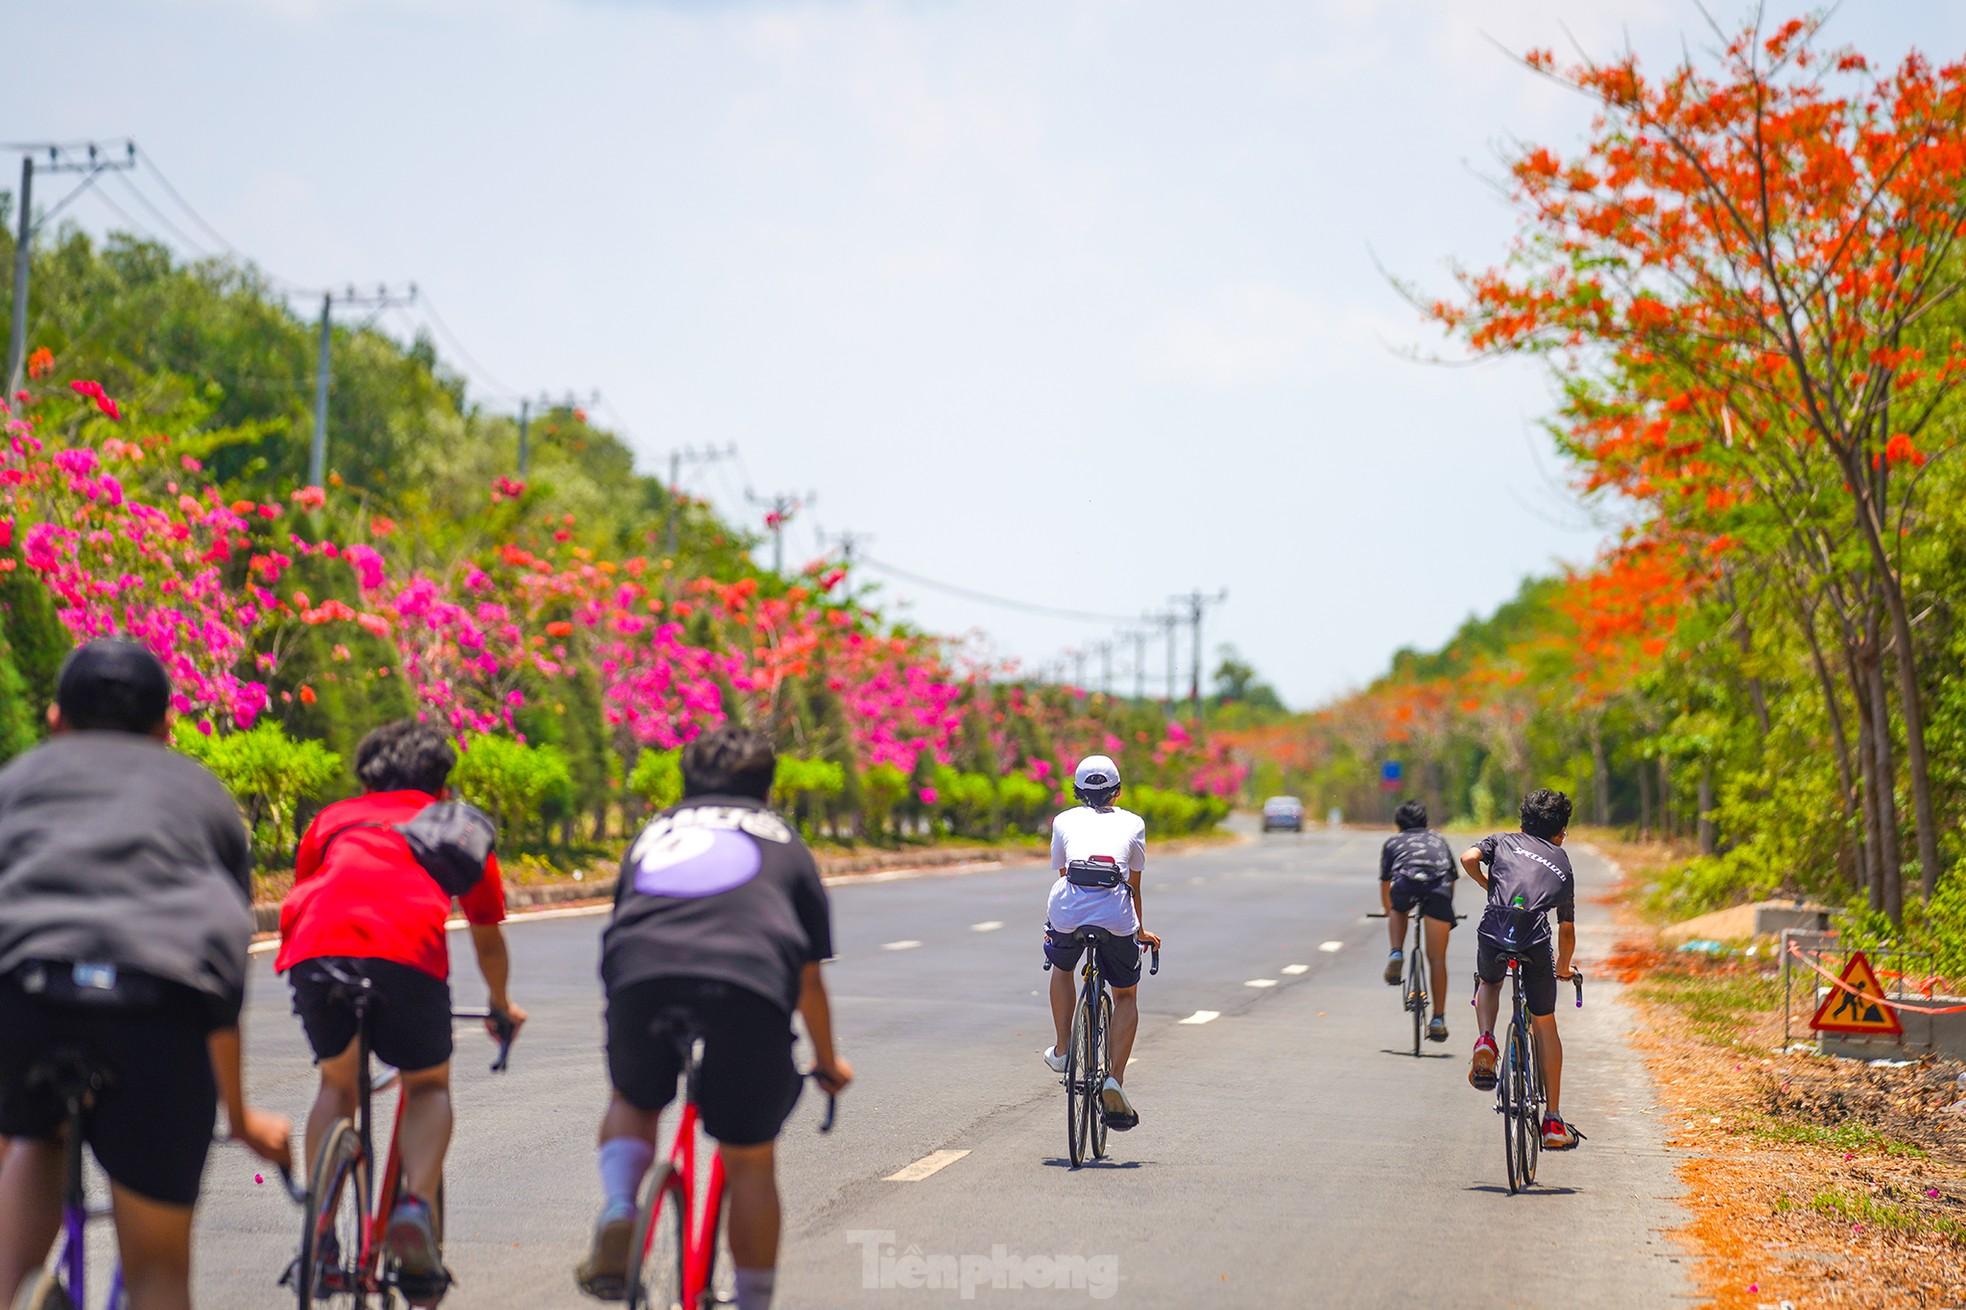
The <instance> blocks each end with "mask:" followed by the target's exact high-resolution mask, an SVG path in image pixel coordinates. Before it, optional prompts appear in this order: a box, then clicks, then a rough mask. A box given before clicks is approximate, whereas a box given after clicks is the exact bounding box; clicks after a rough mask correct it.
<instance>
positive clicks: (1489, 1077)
mask: <svg viewBox="0 0 1966 1310" xmlns="http://www.w3.org/2000/svg"><path fill="white" fill-rule="evenodd" d="M1501 1059H1502V1052H1501V1051H1500V1050H1499V1049H1498V1048H1497V1047H1496V1045H1495V1037H1494V1035H1493V1034H1492V1033H1483V1034H1482V1035H1481V1036H1479V1037H1477V1038H1475V1044H1474V1060H1473V1062H1472V1063H1470V1064H1469V1065H1468V1084H1469V1086H1471V1087H1473V1088H1474V1089H1475V1090H1476V1091H1478V1092H1492V1091H1494V1090H1495V1066H1496V1065H1497V1064H1498V1063H1500V1062H1501Z"/></svg>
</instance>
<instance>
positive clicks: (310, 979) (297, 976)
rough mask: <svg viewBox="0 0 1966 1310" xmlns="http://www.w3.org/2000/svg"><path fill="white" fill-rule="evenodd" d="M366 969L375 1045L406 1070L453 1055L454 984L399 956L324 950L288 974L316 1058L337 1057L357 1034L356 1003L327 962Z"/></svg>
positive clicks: (353, 969)
mask: <svg viewBox="0 0 1966 1310" xmlns="http://www.w3.org/2000/svg"><path fill="white" fill-rule="evenodd" d="M330 964H332V965H334V966H336V967H337V968H339V969H341V970H342V971H343V972H344V973H353V974H361V975H363V976H365V977H367V978H368V980H369V982H370V984H371V991H370V993H369V995H370V997H371V1000H370V1002H369V1050H371V1051H373V1052H374V1053H375V1058H376V1059H378V1060H380V1061H382V1062H383V1063H384V1064H388V1065H394V1066H395V1067H396V1068H398V1069H401V1070H402V1071H403V1072H404V1073H417V1072H420V1071H421V1070H424V1069H434V1068H436V1067H437V1066H438V1065H440V1064H443V1063H444V1062H445V1061H447V1060H449V1059H450V1058H451V985H450V983H449V982H448V981H446V980H445V979H442V978H437V977H433V976H431V975H430V974H427V973H425V972H424V971H423V970H421V969H413V968H411V967H410V966H409V965H407V964H397V963H396V962H394V961H393V960H370V959H358V958H355V957H353V956H346V955H339V956H322V957H320V958H318V959H313V960H302V961H301V962H300V963H299V964H296V965H295V966H294V967H293V969H292V970H291V971H290V972H289V973H288V974H287V982H288V983H289V984H290V985H291V986H292V987H293V993H294V1013H295V1014H297V1015H299V1016H300V1026H301V1027H302V1028H303V1029H304V1030H305V1031H306V1033H307V1044H308V1046H309V1047H311V1048H312V1049H313V1051H314V1060H315V1063H317V1064H318V1063H319V1062H321V1061H322V1060H331V1059H333V1058H334V1057H335V1056H337V1055H340V1054H341V1053H342V1052H343V1051H345V1050H347V1049H348V1044H349V1043H350V1042H352V1041H354V1040H355V1007H354V1005H353V1004H352V1003H350V1002H349V1000H348V999H347V998H346V997H344V996H341V995H339V994H338V993H337V985H336V983H335V982H334V980H333V979H331V978H329V977H328V975H327V970H326V968H325V966H327V965H330Z"/></svg>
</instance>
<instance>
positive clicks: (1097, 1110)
mask: <svg viewBox="0 0 1966 1310" xmlns="http://www.w3.org/2000/svg"><path fill="white" fill-rule="evenodd" d="M1112 1040H1113V994H1112V993H1111V992H1109V991H1107V990H1106V989H1105V988H1104V987H1101V988H1100V989H1099V1026H1098V1029H1097V1030H1096V1031H1095V1032H1094V1033H1093V1035H1092V1050H1093V1058H1092V1085H1093V1086H1094V1087H1096V1088H1100V1089H1102V1090H1103V1089H1104V1088H1105V1086H1106V1075H1107V1074H1108V1073H1111V1072H1112V1070H1111V1069H1110V1068H1109V1067H1108V1066H1109V1065H1111V1064H1112V1062H1113V1049H1112ZM1095 1096H1097V1093H1095ZM1105 1154H1106V1106H1105V1098H1104V1097H1103V1096H1097V1099H1096V1100H1095V1101H1094V1102H1093V1107H1092V1158H1093V1159H1095V1160H1097V1159H1099V1158H1100V1157H1101V1156H1103V1155H1105Z"/></svg>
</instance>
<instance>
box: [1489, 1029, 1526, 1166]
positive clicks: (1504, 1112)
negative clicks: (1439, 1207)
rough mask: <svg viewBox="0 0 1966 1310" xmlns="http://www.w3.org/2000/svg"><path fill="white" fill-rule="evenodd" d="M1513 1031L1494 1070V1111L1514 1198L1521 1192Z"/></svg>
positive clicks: (1513, 1030)
mask: <svg viewBox="0 0 1966 1310" xmlns="http://www.w3.org/2000/svg"><path fill="white" fill-rule="evenodd" d="M1515 1060H1516V1052H1515V1029H1514V1027H1511V1028H1510V1029H1509V1037H1508V1048H1507V1050H1505V1051H1504V1052H1503V1053H1502V1066H1501V1068H1499V1069H1497V1070H1496V1073H1497V1074H1498V1075H1499V1076H1498V1077H1497V1078H1496V1079H1495V1111H1496V1113H1497V1114H1499V1115H1500V1116H1501V1119H1502V1155H1503V1157H1504V1158H1505V1159H1506V1160H1507V1161H1508V1170H1509V1195H1510V1196H1514V1195H1515V1194H1516V1193H1517V1192H1519V1191H1521V1190H1522V1182H1521V1173H1520V1165H1519V1164H1518V1162H1517V1147H1518V1145H1519V1143H1518V1140H1517V1137H1516V1127H1515V1126H1516V1105H1515Z"/></svg>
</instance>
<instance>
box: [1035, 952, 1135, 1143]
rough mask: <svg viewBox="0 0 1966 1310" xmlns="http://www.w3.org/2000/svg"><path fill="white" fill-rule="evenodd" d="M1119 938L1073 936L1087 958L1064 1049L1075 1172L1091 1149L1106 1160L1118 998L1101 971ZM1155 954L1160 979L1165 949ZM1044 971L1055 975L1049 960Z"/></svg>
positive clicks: (1068, 1128) (1068, 1126)
mask: <svg viewBox="0 0 1966 1310" xmlns="http://www.w3.org/2000/svg"><path fill="white" fill-rule="evenodd" d="M1115 936H1116V934H1114V933H1110V932H1108V931H1106V930H1105V929H1104V928H1090V927H1088V928H1081V929H1079V930H1078V931H1077V932H1075V933H1073V934H1072V942H1073V944H1075V945H1076V946H1078V947H1079V948H1080V950H1081V951H1082V953H1083V956H1084V963H1083V964H1082V965H1081V966H1080V970H1079V976H1080V977H1081V979H1083V981H1082V982H1081V983H1080V985H1079V1000H1078V1004H1077V1005H1076V1006H1075V1007H1074V1008H1073V1011H1072V1036H1071V1039H1070V1041H1069V1042H1068V1043H1067V1044H1066V1047H1065V1074H1064V1077H1063V1078H1061V1079H1060V1081H1061V1082H1062V1083H1063V1084H1064V1086H1065V1145H1066V1149H1067V1152H1068V1153H1069V1155H1070V1156H1071V1161H1072V1167H1073V1168H1074V1169H1076V1168H1078V1167H1079V1166H1080V1165H1082V1164H1084V1163H1085V1161H1086V1157H1087V1149H1088V1148H1090V1152H1091V1158H1092V1159H1094V1160H1097V1159H1099V1158H1101V1157H1102V1156H1104V1155H1105V1154H1106V1107H1105V1104H1104V1101H1103V1099H1102V1098H1101V1096H1100V1092H1101V1090H1102V1089H1103V1088H1104V1087H1105V1086H1106V1077H1107V1075H1108V1074H1110V1073H1111V1072H1112V1070H1110V1069H1109V1068H1107V1067H1106V1066H1107V1064H1108V1062H1109V1061H1110V1060H1111V1058H1112V1053H1111V1052H1110V1051H1109V1050H1108V1049H1107V1046H1106V1035H1107V1033H1108V1032H1109V1031H1110V1030H1111V1029H1112V1026H1113V994H1112V993H1111V992H1110V991H1108V990H1106V980H1105V978H1104V976H1102V975H1101V973H1100V971H1099V945H1100V943H1102V942H1107V941H1111V940H1113V939H1114V937H1115ZM1152 951H1153V964H1152V967H1151V968H1149V969H1148V972H1149V973H1159V972H1160V947H1158V946H1156V947H1153V948H1152ZM1044 967H1045V968H1046V969H1050V968H1051V961H1049V960H1046V961H1045V964H1044Z"/></svg>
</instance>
